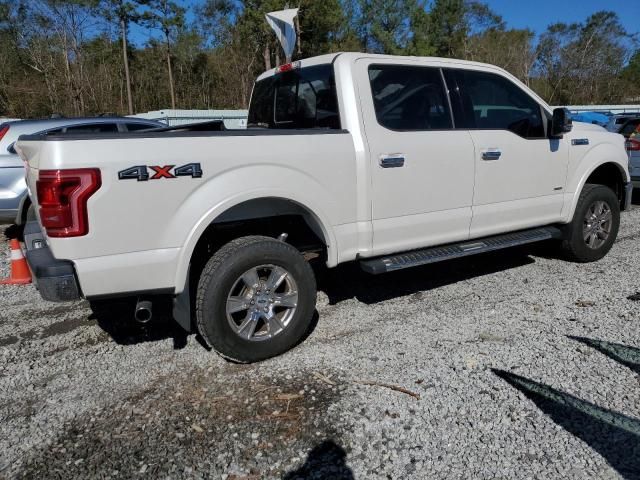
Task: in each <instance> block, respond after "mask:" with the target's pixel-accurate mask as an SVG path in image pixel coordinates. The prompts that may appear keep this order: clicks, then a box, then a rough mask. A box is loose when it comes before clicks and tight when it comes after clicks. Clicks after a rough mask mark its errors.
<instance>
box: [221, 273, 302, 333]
mask: <svg viewBox="0 0 640 480" xmlns="http://www.w3.org/2000/svg"><path fill="white" fill-rule="evenodd" d="M297 306H298V286H297V284H296V281H295V279H294V278H293V276H292V275H291V274H290V273H289V272H288V271H287V270H285V269H284V268H282V267H279V266H277V265H260V266H258V267H254V268H251V269H250V270H247V271H246V272H245V273H243V274H242V275H241V276H240V278H238V279H237V280H236V282H235V283H234V284H233V287H231V291H230V292H229V295H228V297H227V306H226V310H227V320H228V321H229V325H230V326H231V328H232V329H233V331H234V332H235V333H236V334H237V335H238V336H240V337H241V338H243V339H245V340H250V341H262V340H269V339H271V338H273V337H275V336H276V335H278V334H279V333H281V332H282V331H283V330H284V329H285V328H287V327H288V326H289V324H290V323H291V320H292V318H293V316H294V315H295V313H296V308H297Z"/></svg>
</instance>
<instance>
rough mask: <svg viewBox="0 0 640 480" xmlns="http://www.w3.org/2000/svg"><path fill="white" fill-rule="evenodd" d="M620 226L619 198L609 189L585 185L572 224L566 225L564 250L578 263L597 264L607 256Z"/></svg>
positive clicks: (601, 186)
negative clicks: (596, 262)
mask: <svg viewBox="0 0 640 480" xmlns="http://www.w3.org/2000/svg"><path fill="white" fill-rule="evenodd" d="M619 227H620V205H619V202H618V197H617V196H616V194H615V193H614V192H613V190H611V189H610V188H609V187H606V186H604V185H593V184H587V185H585V186H584V188H583V190H582V193H581V194H580V198H579V199H578V205H577V206H576V211H575V213H574V215H573V220H572V222H571V223H570V224H569V225H567V226H566V230H565V239H564V241H563V245H562V246H563V249H564V251H565V253H566V255H567V256H568V257H569V259H571V260H573V261H576V262H595V261H597V260H600V259H601V258H602V257H604V256H605V255H606V254H607V253H608V252H609V250H611V247H612V246H613V242H614V241H615V239H616V237H617V235H618V229H619Z"/></svg>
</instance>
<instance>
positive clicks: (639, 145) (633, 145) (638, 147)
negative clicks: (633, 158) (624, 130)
mask: <svg viewBox="0 0 640 480" xmlns="http://www.w3.org/2000/svg"><path fill="white" fill-rule="evenodd" d="M625 146H626V147H627V150H628V151H629V152H638V151H640V140H635V139H633V138H630V139H629V140H627V142H626V144H625Z"/></svg>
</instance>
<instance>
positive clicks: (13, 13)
mask: <svg viewBox="0 0 640 480" xmlns="http://www.w3.org/2000/svg"><path fill="white" fill-rule="evenodd" d="M185 5H189V6H188V8H189V9H191V12H188V11H187V10H185ZM287 7H291V8H293V7H298V8H299V9H300V13H299V17H298V20H299V30H300V43H299V44H298V45H297V46H296V50H295V52H294V58H296V59H297V58H304V57H310V56H314V55H321V54H324V53H330V52H337V51H367V52H376V53H387V54H400V55H416V56H445V57H457V58H463V59H469V60H475V61H481V62H488V63H492V64H495V65H498V66H500V67H503V68H505V69H506V70H508V71H509V72H511V73H512V74H514V75H515V76H516V77H518V78H519V79H521V80H522V81H523V82H526V83H528V84H529V85H530V86H532V88H534V89H535V90H536V91H538V93H540V94H541V95H542V96H543V97H544V98H546V99H547V100H548V101H549V102H551V103H554V104H562V103H565V104H568V103H590V102H596V103H601V102H607V103H609V102H619V101H638V97H639V96H640V50H638V48H637V43H636V41H637V39H634V38H632V37H631V36H629V35H628V34H627V33H626V32H625V31H624V29H623V28H622V26H621V24H620V21H619V19H618V17H617V16H616V15H615V14H614V13H612V12H606V11H603V12H597V13H595V14H593V15H591V16H590V17H589V18H587V19H585V20H584V21H583V22H576V23H572V24H552V25H550V26H549V27H548V29H547V30H546V31H545V32H543V33H542V35H541V36H540V37H539V39H538V41H536V38H535V36H534V34H533V32H531V31H530V30H526V29H508V28H507V27H506V25H505V23H504V21H503V20H502V18H501V17H500V15H498V14H497V13H496V12H494V11H492V10H491V9H490V8H489V7H488V6H487V5H486V4H485V3H482V2H480V1H477V0H196V1H195V2H192V3H191V4H190V3H187V2H183V1H179V0H0V42H2V43H1V44H2V45H3V48H2V49H0V115H8V116H18V117H32V116H45V115H49V114H51V113H54V112H55V113H62V114H66V115H88V114H97V113H103V112H115V113H126V112H127V111H128V110H129V108H128V100H127V91H128V90H130V91H131V92H132V109H133V110H135V111H146V110H154V109H159V108H166V107H167V106H169V105H170V104H172V103H175V104H176V106H177V107H178V108H242V107H246V106H247V103H248V101H249V96H250V93H251V88H252V84H253V80H254V78H255V77H256V76H257V75H258V74H260V73H261V72H262V71H263V70H264V69H265V68H267V67H270V66H273V65H277V64H278V63H281V62H282V61H284V59H283V55H282V49H281V48H280V46H279V44H278V43H277V41H276V38H275V35H274V34H273V32H272V31H271V29H270V27H269V26H268V25H267V23H266V21H265V14H266V13H267V12H270V11H274V10H280V9H283V8H287ZM134 27H135V28H136V32H137V35H136V36H135V38H136V40H137V41H138V42H139V43H138V44H134V45H131V44H130V43H129V37H130V36H131V35H130V33H129V30H130V28H134ZM141 31H142V34H141V33H140V32H141ZM141 38H142V39H144V38H148V40H142V42H144V43H140V42H141V40H140V39H141ZM125 46H126V48H124V47H125ZM634 48H635V49H634ZM127 65H129V67H130V68H129V70H130V75H129V76H128V78H129V79H130V80H129V82H127V80H126V79H127V75H126V66H127ZM127 84H129V87H130V88H129V89H128V88H127Z"/></svg>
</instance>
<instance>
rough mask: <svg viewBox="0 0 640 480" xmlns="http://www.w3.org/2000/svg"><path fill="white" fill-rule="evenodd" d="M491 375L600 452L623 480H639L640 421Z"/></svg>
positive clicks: (509, 375) (515, 377)
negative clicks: (515, 390) (518, 392)
mask: <svg viewBox="0 0 640 480" xmlns="http://www.w3.org/2000/svg"><path fill="white" fill-rule="evenodd" d="M492 371H493V373H494V374H495V375H497V376H498V377H500V378H501V379H502V380H504V381H505V382H507V383H508V384H509V385H510V386H512V387H514V388H515V389H517V390H519V391H520V392H522V393H523V394H524V395H525V396H526V397H527V398H528V399H529V400H531V401H532V402H533V403H535V404H536V406H537V407H538V408H539V409H540V410H541V411H542V412H544V413H545V414H546V415H547V416H549V417H550V418H551V420H553V421H554V422H555V423H556V424H557V425H560V426H561V427H562V428H564V429H565V430H566V431H567V432H569V433H571V434H572V435H574V436H575V437H577V438H579V439H580V440H582V441H583V442H585V443H586V444H587V445H589V446H590V447H591V448H593V449H594V450H595V451H596V452H598V453H599V454H600V455H601V456H602V457H603V458H604V459H605V460H606V461H607V463H608V464H609V465H611V467H613V468H614V469H615V470H616V471H617V472H618V473H619V474H620V475H621V476H622V477H623V478H625V479H628V480H631V479H638V478H640V420H637V419H635V418H631V417H628V416H626V415H623V414H621V413H618V412H615V411H612V410H607V409H605V408H602V407H599V406H597V405H594V404H593V403H590V402H587V401H585V400H581V399H579V398H577V397H575V396H573V395H570V394H568V393H565V392H562V391H560V390H556V389H554V388H551V387H550V386H548V385H545V384H543V383H539V382H535V381H533V380H530V379H528V378H525V377H522V376H520V375H516V374H514V373H511V372H507V371H504V370H496V369H492Z"/></svg>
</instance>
